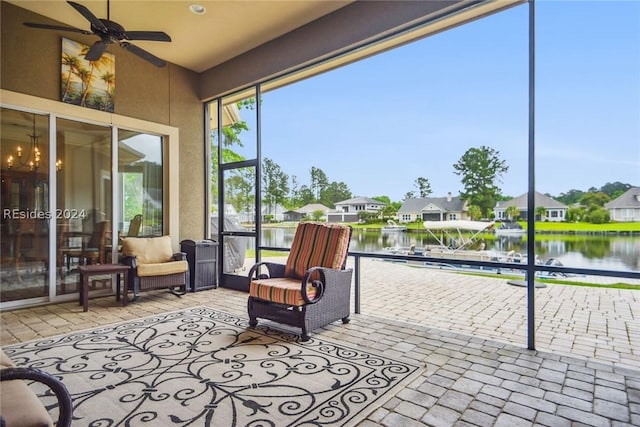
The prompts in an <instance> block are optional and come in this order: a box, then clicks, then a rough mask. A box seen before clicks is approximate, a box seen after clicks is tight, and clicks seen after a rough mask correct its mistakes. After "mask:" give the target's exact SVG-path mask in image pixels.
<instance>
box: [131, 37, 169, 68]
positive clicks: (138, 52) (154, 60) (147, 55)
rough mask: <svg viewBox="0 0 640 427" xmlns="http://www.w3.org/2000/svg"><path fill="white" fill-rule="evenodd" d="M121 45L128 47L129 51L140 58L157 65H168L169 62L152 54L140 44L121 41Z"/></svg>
mask: <svg viewBox="0 0 640 427" xmlns="http://www.w3.org/2000/svg"><path fill="white" fill-rule="evenodd" d="M120 46H122V47H123V48H125V49H127V50H128V51H129V52H131V53H133V54H136V55H138V56H139V57H140V58H142V59H144V60H146V61H149V62H151V63H152V64H153V65H155V66H156V67H164V66H165V65H167V63H166V62H165V61H164V60H162V59H160V58H158V57H157V56H154V55H152V54H150V53H149V52H147V51H146V50H144V49H141V48H139V47H138V46H135V45H132V44H131V43H127V42H121V43H120Z"/></svg>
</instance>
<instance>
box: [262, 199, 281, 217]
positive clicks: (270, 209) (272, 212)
mask: <svg viewBox="0 0 640 427" xmlns="http://www.w3.org/2000/svg"><path fill="white" fill-rule="evenodd" d="M285 212H286V209H285V208H284V206H282V205H281V204H280V203H274V204H272V205H265V206H262V220H263V221H267V220H271V221H284V214H285Z"/></svg>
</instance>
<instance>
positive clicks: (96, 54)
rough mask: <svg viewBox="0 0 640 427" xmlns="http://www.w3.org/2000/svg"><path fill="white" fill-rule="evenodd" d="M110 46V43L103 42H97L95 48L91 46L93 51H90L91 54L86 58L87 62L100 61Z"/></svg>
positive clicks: (88, 53)
mask: <svg viewBox="0 0 640 427" xmlns="http://www.w3.org/2000/svg"><path fill="white" fill-rule="evenodd" d="M108 45H109V43H106V42H104V41H102V40H99V41H97V42H95V43H94V44H93V46H91V49H89V52H87V54H86V55H85V56H84V59H86V60H87V61H97V60H98V59H100V57H101V56H102V54H103V53H104V51H105V49H106V48H107V46H108Z"/></svg>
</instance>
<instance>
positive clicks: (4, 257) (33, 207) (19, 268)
mask: <svg viewBox="0 0 640 427" xmlns="http://www.w3.org/2000/svg"><path fill="white" fill-rule="evenodd" d="M1 116H2V127H1V129H0V135H1V143H0V144H1V145H0V147H1V151H2V166H1V169H0V172H1V175H2V176H1V183H2V185H1V197H0V201H1V207H2V219H1V220H0V259H1V261H2V263H1V266H0V298H1V301H2V302H6V301H15V300H19V299H28V298H37V297H45V296H47V295H48V294H49V281H48V273H47V271H48V269H47V267H48V263H49V253H48V247H49V228H48V224H49V218H50V212H49V205H48V199H49V167H48V164H47V159H48V157H49V125H48V118H47V117H46V116H42V115H38V114H33V113H29V112H24V111H15V110H9V109H6V108H3V109H2V114H1Z"/></svg>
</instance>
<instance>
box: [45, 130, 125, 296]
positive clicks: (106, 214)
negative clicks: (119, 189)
mask: <svg viewBox="0 0 640 427" xmlns="http://www.w3.org/2000/svg"><path fill="white" fill-rule="evenodd" d="M56 140H57V141H56V144H57V152H58V154H59V156H61V158H62V159H64V160H63V164H64V167H63V168H62V170H61V171H60V172H58V175H57V186H56V190H57V191H56V205H57V212H58V214H57V215H56V227H57V233H56V235H57V239H58V242H57V244H56V248H57V253H56V267H57V270H58V271H57V273H58V274H57V275H56V281H57V292H56V294H58V295H61V294H66V293H72V292H77V283H78V270H77V267H78V265H80V264H92V263H93V264H95V263H105V262H108V261H109V260H110V245H111V224H112V220H113V209H112V201H113V197H112V185H111V182H112V177H111V157H112V156H111V146H112V143H111V128H110V127H106V126H97V125H94V124H88V123H82V122H77V121H72V120H67V119H57V120H56ZM94 287H102V288H104V290H105V291H109V290H110V289H111V284H110V282H109V281H103V282H102V283H94Z"/></svg>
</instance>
